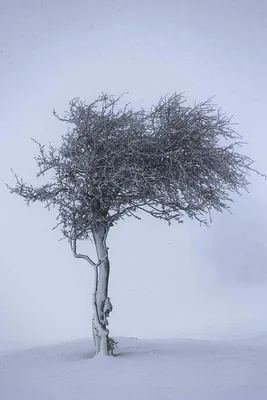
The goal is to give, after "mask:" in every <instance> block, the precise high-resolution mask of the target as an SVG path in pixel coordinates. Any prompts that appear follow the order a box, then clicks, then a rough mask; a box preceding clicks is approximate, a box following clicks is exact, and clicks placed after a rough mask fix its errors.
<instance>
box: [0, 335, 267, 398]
mask: <svg viewBox="0 0 267 400" xmlns="http://www.w3.org/2000/svg"><path fill="white" fill-rule="evenodd" d="M88 349H92V350H89V351H88ZM92 355H93V344H92V342H88V341H80V342H74V343H67V344H62V345H59V346H54V347H49V348H35V349H31V350H26V351H25V350H24V351H20V352H13V353H1V354H0V392H1V393H0V398H1V400H29V399H32V400H74V399H75V400H125V399H127V400H145V399H151V400H239V399H240V400H241V399H242V400H251V399H253V400H266V399H267V337H264V336H263V337H260V338H256V339H250V340H248V339H246V340H245V339H244V340H238V341H237V340H236V341H234V340H232V341H230V342H229V341H220V342H219V341H216V342H215V341H213V342H212V341H195V340H186V339H184V340H183V339H182V340H174V339H173V340H157V341H152V340H150V341H143V340H137V339H135V338H133V339H119V351H118V354H117V357H103V356H100V355H98V356H97V357H95V358H92Z"/></svg>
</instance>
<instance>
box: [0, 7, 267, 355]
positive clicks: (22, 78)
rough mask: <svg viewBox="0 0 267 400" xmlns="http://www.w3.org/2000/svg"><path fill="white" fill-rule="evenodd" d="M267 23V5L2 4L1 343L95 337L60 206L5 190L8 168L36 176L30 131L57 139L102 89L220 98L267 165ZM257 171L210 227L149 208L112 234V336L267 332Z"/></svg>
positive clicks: (262, 186) (86, 270) (146, 96)
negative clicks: (72, 107)
mask: <svg viewBox="0 0 267 400" xmlns="http://www.w3.org/2000/svg"><path fill="white" fill-rule="evenodd" d="M266 19H267V4H266V2H265V1H264V0H262V1H260V0H256V1H253V2H251V1H249V0H236V1H230V0H225V1H223V2H222V1H219V0H218V1H214V0H203V1H198V0H173V1H168V0H165V1H163V0H161V1H156V0H154V1H138V0H136V1H122V0H121V1H116V0H110V1H107V0H106V1H90V0H88V1H85V0H84V1H82V0H77V1H75V2H73V1H60V0H58V1H56V2H54V1H52V0H51V1H50V0H40V1H37V0H36V1H33V0H32V1H26V0H25V1H19V0H17V1H12V0H11V1H10V0H9V1H8V0H6V1H5V0H4V1H1V3H0V60H1V61H0V68H1V70H0V80H1V83H0V87H1V108H0V182H1V185H0V191H1V225H2V229H1V232H0V236H1V252H0V321H1V322H0V350H1V349H7V348H8V349H12V348H17V347H27V346H35V345H40V344H48V343H54V342H61V341H67V340H70V339H76V338H84V337H87V336H91V314H92V308H91V289H92V271H91V270H90V267H88V266H87V265H86V263H85V262H84V261H83V260H76V259H74V258H73V257H72V254H71V251H70V249H69V246H68V244H67V243H66V242H64V241H60V242H59V239H60V238H61V234H60V231H52V227H53V226H54V225H55V216H56V213H55V211H51V212H50V213H49V212H47V210H45V209H44V208H43V207H42V205H39V204H34V205H33V206H31V207H27V206H26V205H25V203H23V201H22V199H21V198H19V197H17V196H11V195H10V194H9V192H8V190H7V189H6V187H5V186H4V182H8V183H12V179H13V177H12V174H11V172H10V168H11V167H12V168H13V169H14V170H15V171H16V172H18V173H19V174H20V175H21V176H23V177H24V178H25V179H26V181H27V182H36V178H35V172H36V168H35V161H34V159H33V157H34V155H36V153H37V150H38V149H37V148H36V145H35V144H34V143H33V142H32V141H31V140H30V138H31V137H34V138H35V139H36V140H38V141H40V142H42V143H48V142H52V143H55V144H58V143H60V137H61V135H62V134H64V133H65V132H66V129H67V127H66V126H65V125H64V124H62V123H61V122H59V121H58V120H56V119H55V118H54V116H53V115H52V110H53V108H55V109H56V110H57V111H58V113H62V112H63V111H64V110H66V109H67V107H68V102H69V101H70V100H71V99H72V98H73V97H80V98H81V99H82V100H86V101H88V102H90V101H93V100H94V99H95V97H96V96H97V95H98V94H99V93H100V92H101V91H103V92H107V93H109V94H113V95H120V94H121V93H123V92H127V93H128V94H126V95H125V101H127V102H128V101H131V103H132V106H133V107H134V108H138V107H142V106H143V107H150V105H152V104H155V103H156V102H157V101H158V100H159V98H160V96H162V95H165V94H167V93H170V94H172V93H173V92H185V95H186V97H187V98H188V102H189V103H190V104H191V103H193V102H194V101H195V100H196V101H203V100H207V99H208V98H210V97H212V96H214V95H215V96H216V97H215V99H214V101H215V102H216V103H217V104H218V106H219V107H222V109H223V111H224V112H226V113H227V115H232V114H233V115H234V121H235V122H238V125H237V127H236V130H237V131H238V133H241V134H242V135H243V137H244V141H245V142H248V144H247V145H246V146H245V147H244V148H243V151H244V152H245V153H246V154H248V155H249V156H250V157H251V158H252V159H255V160H256V162H255V168H258V169H260V170H261V171H262V172H265V173H266V172H267V158H266V152H267V139H266V109H267V100H266V91H267V79H266V71H267V48H266V44H265V41H266V37H267V24H266ZM251 180H252V184H251V186H250V192H251V193H250V194H247V193H244V194H243V196H235V197H234V203H233V206H232V214H230V213H228V212H226V213H223V214H216V213H214V214H213V223H212V224H210V226H209V227H208V228H206V227H200V226H199V223H198V222H194V221H190V220H188V219H185V223H184V224H182V225H181V224H180V225H177V224H173V225H171V226H170V227H169V226H168V225H167V224H166V223H164V222H162V221H158V220H154V219H153V218H152V217H151V218H149V217H148V216H145V217H143V218H142V220H141V221H137V220H135V219H126V220H125V222H121V223H119V224H118V225H117V226H116V227H114V228H113V229H112V231H111V234H110V237H109V240H108V245H109V247H110V257H111V282H110V295H111V298H112V301H113V304H114V312H113V313H112V315H111V318H110V321H111V322H110V323H111V325H110V328H111V332H112V334H114V335H119V336H123V335H127V336H139V337H150V338H155V337H191V338H210V337H219V336H220V337H226V336H229V335H231V336H240V335H242V336H246V335H251V334H253V335H254V334H265V333H266V332H267V317H266V313H265V304H266V302H267V248H266V244H267V214H266V209H267V181H264V179H261V178H260V177H257V176H256V175H255V176H252V177H251ZM86 246H87V247H86V250H87V251H88V254H89V255H91V256H92V257H94V248H93V246H92V244H91V243H90V242H88V244H86Z"/></svg>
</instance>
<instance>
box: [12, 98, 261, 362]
mask: <svg viewBox="0 0 267 400" xmlns="http://www.w3.org/2000/svg"><path fill="white" fill-rule="evenodd" d="M119 101H120V97H119V98H114V97H113V96H108V95H106V94H102V95H100V97H99V98H98V99H97V100H96V101H94V102H93V103H91V104H89V105H88V104H86V103H84V102H82V101H80V100H79V99H74V100H72V101H71V102H70V107H69V111H68V112H66V113H65V116H64V117H63V118H61V117H59V116H58V115H57V114H56V112H55V111H54V115H55V116H56V117H57V118H58V119H59V120H60V121H63V122H66V123H67V124H69V125H70V128H69V130H68V131H67V133H66V134H65V135H64V136H63V137H62V144H61V146H60V147H59V148H56V147H54V146H52V145H51V144H50V145H49V146H48V147H47V148H46V147H45V146H44V145H41V144H39V143H37V144H38V146H39V155H38V156H37V157H36V161H37V165H38V168H39V172H38V173H37V176H38V177H41V176H43V175H45V174H46V173H48V172H52V178H51V179H50V178H49V179H48V182H47V183H46V184H44V185H41V186H39V187H34V186H32V185H27V184H26V183H25V182H24V181H23V180H21V179H20V178H19V177H18V176H17V175H16V174H14V175H15V178H16V184H15V186H14V187H10V186H8V188H9V190H10V192H11V193H16V194H18V195H20V196H22V197H23V198H24V199H25V200H26V202H27V203H28V204H29V203H31V202H35V201H40V202H43V203H44V204H45V207H47V208H48V209H49V208H50V207H51V206H56V207H57V210H58V215H57V225H56V227H58V226H59V227H61V231H62V233H63V236H64V238H67V240H68V241H69V243H70V246H71V249H72V252H73V255H74V256H75V257H77V258H82V259H84V260H86V261H87V262H88V263H89V264H90V265H91V266H92V267H93V269H94V291H93V310H94V316H93V337H94V341H95V348H96V353H102V354H105V355H108V354H112V353H113V349H114V346H115V341H114V340H113V339H112V338H111V337H109V329H108V316H109V314H110V312H111V311H112V304H111V301H110V298H109V296H108V282H109V272H110V264H109V258H108V247H107V245H106V239H107V235H108V232H109V229H110V228H111V227H112V226H113V225H114V224H115V223H117V222H118V221H119V220H120V219H121V218H123V217H125V216H134V217H136V218H140V213H139V212H140V211H143V212H145V213H148V214H150V215H152V216H153V217H156V218H160V219H163V220H165V221H167V222H168V223H170V222H171V221H177V222H178V223H180V222H183V219H184V216H186V215H187V216H189V217H190V218H192V219H197V220H198V221H200V222H201V223H204V224H205V223H207V220H206V217H205V216H206V215H207V214H208V216H210V213H211V211H212V209H215V210H217V211H223V210H224V209H229V204H230V202H231V201H232V200H231V195H232V194H233V193H235V192H237V193H239V192H240V190H242V189H245V190H247V186H248V180H247V177H248V174H249V173H250V172H251V171H254V170H253V169H252V167H251V165H252V160H251V159H250V158H248V157H246V156H244V155H242V154H240V153H238V152H237V151H236V148H237V147H238V146H241V145H242V143H241V142H240V140H241V136H239V135H238V134H237V133H236V132H235V131H234V130H233V127H232V123H231V119H229V118H227V117H226V116H225V115H223V114H222V113H221V112H220V111H217V110H216V108H215V107H214V105H213V104H212V102H211V101H207V102H204V103H201V104H197V105H194V106H193V107H190V106H188V105H186V103H185V99H184V97H183V96H182V95H180V94H174V95H172V96H169V97H164V98H162V99H161V100H160V101H159V103H158V104H157V105H156V106H155V107H152V108H151V109H150V110H149V111H145V110H143V109H141V110H140V111H134V110H133V109H131V108H130V107H129V105H127V106H125V107H124V108H122V109H121V108H119V106H118V105H119ZM50 176H51V175H50ZM91 236H92V237H93V240H94V243H95V247H96V254H97V261H93V260H92V259H91V258H90V257H89V256H88V255H85V254H79V253H78V252H77V242H78V241H79V240H87V239H90V237H91Z"/></svg>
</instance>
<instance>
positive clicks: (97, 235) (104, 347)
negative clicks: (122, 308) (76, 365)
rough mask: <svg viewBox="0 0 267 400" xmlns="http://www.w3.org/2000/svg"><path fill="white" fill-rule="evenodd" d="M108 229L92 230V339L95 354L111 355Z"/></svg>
mask: <svg viewBox="0 0 267 400" xmlns="http://www.w3.org/2000/svg"><path fill="white" fill-rule="evenodd" d="M107 233H108V228H107V227H106V226H105V225H99V226H97V227H95V228H94V229H93V238H94V242H95V246H96V252H97V258H98V264H97V266H96V267H95V288H94V293H93V307H94V316H93V324H92V325H93V326H92V328H93V337H94V342H95V349H96V354H98V353H100V354H102V355H111V354H113V343H114V342H113V340H112V339H111V338H109V330H108V320H107V318H108V316H109V314H110V312H111V311H112V304H111V302H110V299H109V297H108V283H109V270H110V265H109V259H108V248H107V246H106V237H107Z"/></svg>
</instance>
